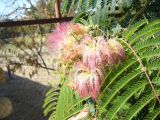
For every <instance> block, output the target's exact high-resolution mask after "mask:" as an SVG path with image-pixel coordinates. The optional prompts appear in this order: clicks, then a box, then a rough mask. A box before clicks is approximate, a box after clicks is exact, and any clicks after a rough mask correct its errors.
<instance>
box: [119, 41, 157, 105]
mask: <svg viewBox="0 0 160 120" xmlns="http://www.w3.org/2000/svg"><path fill="white" fill-rule="evenodd" d="M121 41H122V42H123V43H125V44H126V45H127V46H128V47H129V49H130V50H131V51H132V53H133V54H134V56H135V57H136V59H137V61H138V62H139V64H140V66H141V70H142V72H144V74H145V75H146V78H147V80H148V82H149V84H150V86H151V88H152V90H153V94H154V96H155V97H156V98H157V100H158V102H159V104H160V98H159V97H158V94H157V93H156V90H155V88H154V86H153V84H152V80H151V79H150V77H149V75H148V73H147V70H146V67H145V66H144V65H143V63H142V60H141V59H140V57H139V56H138V55H137V53H136V51H135V50H134V49H133V48H132V46H131V45H130V44H128V43H127V42H126V41H124V40H122V39H121Z"/></svg>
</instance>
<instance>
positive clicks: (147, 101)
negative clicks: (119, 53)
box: [52, 20, 160, 120]
mask: <svg viewBox="0 0 160 120" xmlns="http://www.w3.org/2000/svg"><path fill="white" fill-rule="evenodd" d="M155 29H156V30H155ZM159 32H160V26H159V20H155V21H153V22H149V24H148V21H146V20H142V21H140V22H138V23H136V24H135V25H133V26H131V27H129V28H128V29H127V30H126V31H125V32H124V34H123V35H122V36H123V37H122V38H117V39H118V40H120V42H122V44H123V46H124V48H126V49H125V50H126V59H125V60H124V61H123V62H122V63H120V64H118V65H117V66H116V67H114V68H112V69H111V70H110V72H109V73H108V74H106V77H105V82H104V83H103V85H102V87H101V93H100V96H99V99H98V101H97V106H98V107H97V111H98V116H97V117H98V120H103V119H107V120H117V119H118V120H134V119H147V120H154V119H158V118H159V115H160V112H159V107H158V106H159V103H158V100H157V97H158V96H155V95H160V93H159V92H158V91H160V88H159V86H158V84H157V83H159V82H157V80H159V79H157V75H158V71H159V69H160V62H159V55H160V49H159V46H160V37H159V35H158V34H159ZM124 41H127V44H125V42H124ZM133 41H134V42H133ZM128 45H130V46H131V48H132V49H131V48H130V47H128ZM133 50H134V52H135V53H134V54H133ZM135 54H136V55H137V56H138V58H139V59H140V61H139V60H138V59H137V57H136V56H135ZM140 62H142V63H140ZM140 64H143V66H144V67H145V68H142V66H141V65H140ZM145 71H146V72H147V74H148V75H149V79H150V80H152V83H151V84H152V85H153V87H154V88H152V87H151V84H150V83H149V80H148V78H147V77H146V74H145ZM156 73H157V74H156ZM155 80H156V84H154V81H155ZM62 88H63V87H62ZM62 90H63V89H62ZM63 92H64V93H61V94H65V95H66V94H67V92H66V91H63ZM155 92H156V93H155ZM61 94H60V96H62V95H61ZM72 94H73V93H72ZM67 95H71V94H69V93H68V94H67ZM64 97H66V96H64ZM64 97H63V98H64ZM71 98H72V97H71ZM70 100H71V101H70V103H71V104H70V107H71V106H73V108H74V107H75V106H74V104H76V102H75V103H74V104H73V102H72V101H73V100H72V99H70ZM59 101H62V98H60V97H59ZM78 101H80V99H79V100H78ZM78 101H77V104H78V103H79V102H78ZM153 101H155V102H154V104H152V102H153ZM58 104H60V105H64V103H63V102H61V103H60V102H58ZM65 104H67V103H65ZM81 105H82V104H81ZM65 106H67V105H65ZM82 106H83V105H82ZM82 106H81V107H82ZM126 106H127V107H126ZM81 107H79V108H81ZM57 110H58V109H57ZM57 110H56V111H57ZM74 111H76V110H74ZM144 111H145V112H144ZM57 112H59V114H60V113H61V112H62V110H60V111H57ZM77 112H78V111H76V112H72V111H70V112H69V113H68V115H66V116H72V115H73V114H75V113H77ZM69 114H70V115H69ZM61 119H62V118H61ZM61 119H60V118H59V119H55V120H61ZM52 120H53V119H52Z"/></svg>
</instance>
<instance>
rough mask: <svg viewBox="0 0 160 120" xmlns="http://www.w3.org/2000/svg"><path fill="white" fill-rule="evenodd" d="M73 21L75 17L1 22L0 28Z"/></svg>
mask: <svg viewBox="0 0 160 120" xmlns="http://www.w3.org/2000/svg"><path fill="white" fill-rule="evenodd" d="M72 19H73V17H64V18H51V19H39V20H26V21H9V22H0V27H14V26H25V25H36V24H49V23H57V22H67V21H71V20H72Z"/></svg>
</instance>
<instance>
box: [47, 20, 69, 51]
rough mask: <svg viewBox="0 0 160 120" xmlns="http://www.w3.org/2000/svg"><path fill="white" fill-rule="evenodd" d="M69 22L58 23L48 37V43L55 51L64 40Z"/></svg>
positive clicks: (61, 46) (60, 47)
mask: <svg viewBox="0 0 160 120" xmlns="http://www.w3.org/2000/svg"><path fill="white" fill-rule="evenodd" d="M68 25H69V23H62V24H60V25H58V26H57V27H56V29H55V31H54V32H53V33H52V34H51V35H50V36H49V37H48V45H49V47H50V48H52V49H53V50H55V51H59V50H60V49H62V48H63V45H64V41H65V40H66V38H67V36H68Z"/></svg>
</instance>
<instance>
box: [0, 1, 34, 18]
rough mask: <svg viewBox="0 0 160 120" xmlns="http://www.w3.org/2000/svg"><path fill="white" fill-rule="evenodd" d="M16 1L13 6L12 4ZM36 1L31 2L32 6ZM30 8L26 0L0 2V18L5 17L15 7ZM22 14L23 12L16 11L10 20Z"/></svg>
mask: <svg viewBox="0 0 160 120" xmlns="http://www.w3.org/2000/svg"><path fill="white" fill-rule="evenodd" d="M14 1H16V2H15V3H14V4H13V2H14ZM36 1H37V0H31V2H32V3H33V4H35V3H36ZM24 5H25V7H30V4H29V3H28V2H27V0H0V16H4V15H7V14H9V13H11V12H12V11H14V10H15V9H16V8H17V7H23V6H24ZM22 14H23V11H18V12H17V13H14V14H13V15H12V16H10V18H12V19H14V18H15V16H21V15H22Z"/></svg>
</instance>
